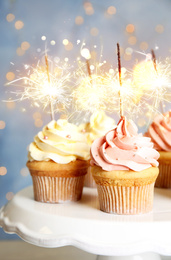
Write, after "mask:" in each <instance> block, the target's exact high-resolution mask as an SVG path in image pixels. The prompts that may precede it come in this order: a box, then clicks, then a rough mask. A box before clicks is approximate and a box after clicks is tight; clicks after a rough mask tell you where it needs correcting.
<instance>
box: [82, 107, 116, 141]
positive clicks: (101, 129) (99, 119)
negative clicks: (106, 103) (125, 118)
mask: <svg viewBox="0 0 171 260" xmlns="http://www.w3.org/2000/svg"><path fill="white" fill-rule="evenodd" d="M114 127H115V121H114V119H113V118H111V117H109V116H107V115H106V114H105V112H104V111H96V112H95V113H93V114H92V115H91V117H90V122H89V123H86V124H81V125H80V126H79V129H80V130H81V131H82V132H85V135H86V137H87V142H88V144H90V145H91V144H92V142H93V141H94V140H95V139H96V138H98V137H101V136H103V135H104V134H106V132H108V131H109V130H111V129H113V128H114Z"/></svg>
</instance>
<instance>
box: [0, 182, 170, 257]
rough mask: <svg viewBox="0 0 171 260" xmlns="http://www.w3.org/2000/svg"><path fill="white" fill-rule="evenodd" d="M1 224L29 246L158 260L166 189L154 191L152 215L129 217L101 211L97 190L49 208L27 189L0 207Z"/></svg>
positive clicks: (164, 247)
mask: <svg viewBox="0 0 171 260" xmlns="http://www.w3.org/2000/svg"><path fill="white" fill-rule="evenodd" d="M0 226H1V227H2V228H3V229H4V231H5V232H7V233H16V234H18V235H19V236H20V237H21V238H22V239H23V240H25V241H26V242H29V243H31V244H34V245H37V246H40V247H47V248H48V247H49V248H54V247H63V246H68V245H71V246H74V247H77V248H79V249H81V250H83V251H86V252H89V253H91V254H94V257H95V258H96V259H98V260H104V259H105V260H116V259H117V260H119V259H121V260H124V259H126V260H128V259H131V260H143V259H144V260H148V259H150V260H159V259H160V256H159V255H166V256H171V239H170V234H171V190H166V189H156V188H155V191H154V205H153V211H152V212H149V213H148V214H142V215H132V216H128V215H116V214H107V213H105V212H102V211H100V210H99V202H98V197H97V190H96V189H91V188H84V190H83V196H82V199H81V200H80V201H78V202H72V203H64V204H50V203H40V202H37V201H34V196H33V187H28V188H25V189H24V190H22V191H20V192H18V193H17V194H16V195H15V196H14V197H13V199H12V200H11V201H10V202H9V203H8V204H7V205H5V206H4V207H2V208H1V209H0ZM147 252H152V253H147ZM157 254H159V255H157ZM97 255H99V256H97ZM111 256H115V257H111ZM118 256H119V257H118Z"/></svg>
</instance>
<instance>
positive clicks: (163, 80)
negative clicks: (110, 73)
mask: <svg viewBox="0 0 171 260" xmlns="http://www.w3.org/2000/svg"><path fill="white" fill-rule="evenodd" d="M152 54H153V53H152ZM133 80H134V87H135V93H136V99H135V103H136V104H137V105H138V104H139V106H140V107H142V108H147V110H148V111H149V112H150V114H151V113H154V112H156V111H157V110H158V107H159V105H160V104H161V103H162V102H168V101H169V99H170V87H171V63H170V61H169V59H166V60H165V61H164V62H157V61H156V59H155V57H154V55H152V60H147V61H143V62H141V63H139V64H137V65H136V66H135V68H134V71H133Z"/></svg>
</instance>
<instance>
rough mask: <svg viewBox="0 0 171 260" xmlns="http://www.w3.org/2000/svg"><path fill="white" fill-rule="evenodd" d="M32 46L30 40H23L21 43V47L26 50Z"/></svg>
mask: <svg viewBox="0 0 171 260" xmlns="http://www.w3.org/2000/svg"><path fill="white" fill-rule="evenodd" d="M29 48H30V43H29V42H22V43H21V49H22V50H23V51H26V50H28V49H29Z"/></svg>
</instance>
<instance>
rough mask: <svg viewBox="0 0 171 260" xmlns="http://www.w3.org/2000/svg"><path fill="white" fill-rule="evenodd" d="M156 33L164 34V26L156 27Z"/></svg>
mask: <svg viewBox="0 0 171 260" xmlns="http://www.w3.org/2000/svg"><path fill="white" fill-rule="evenodd" d="M155 31H156V32H157V33H163V32H164V26H163V25H161V24H158V25H157V26H156V28H155Z"/></svg>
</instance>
